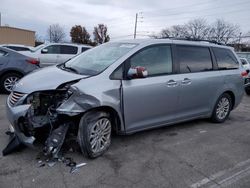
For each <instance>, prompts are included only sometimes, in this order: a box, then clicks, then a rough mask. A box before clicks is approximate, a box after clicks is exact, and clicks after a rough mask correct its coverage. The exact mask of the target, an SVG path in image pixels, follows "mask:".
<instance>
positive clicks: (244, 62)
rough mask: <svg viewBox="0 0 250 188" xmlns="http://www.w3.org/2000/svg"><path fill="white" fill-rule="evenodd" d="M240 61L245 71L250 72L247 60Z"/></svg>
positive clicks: (241, 59)
mask: <svg viewBox="0 0 250 188" xmlns="http://www.w3.org/2000/svg"><path fill="white" fill-rule="evenodd" d="M240 61H241V67H242V69H243V70H250V64H249V62H248V60H247V59H246V58H240Z"/></svg>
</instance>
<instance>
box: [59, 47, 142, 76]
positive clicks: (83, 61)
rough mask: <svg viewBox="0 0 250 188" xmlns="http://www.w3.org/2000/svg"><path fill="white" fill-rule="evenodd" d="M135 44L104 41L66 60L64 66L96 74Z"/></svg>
mask: <svg viewBox="0 0 250 188" xmlns="http://www.w3.org/2000/svg"><path fill="white" fill-rule="evenodd" d="M136 45H137V44H132V43H106V44H103V45H101V46H98V47H95V48H92V49H90V50H88V51H86V52H84V53H82V54H81V55H79V56H77V57H75V58H73V59H72V60H69V61H67V62H66V63H65V64H64V68H70V69H71V70H76V71H77V72H78V73H79V74H85V75H96V74H98V73H100V72H102V71H103V70H105V69H106V68H107V67H109V66H110V65H111V64H113V63H114V62H115V61H116V60H118V59H119V58H120V57H122V56H123V55H125V54H126V53H128V52H129V51H130V50H131V49H133V48H134V47H135V46H136Z"/></svg>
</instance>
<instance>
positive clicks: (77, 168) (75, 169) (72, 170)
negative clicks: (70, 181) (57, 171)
mask: <svg viewBox="0 0 250 188" xmlns="http://www.w3.org/2000/svg"><path fill="white" fill-rule="evenodd" d="M86 164H87V163H79V164H77V165H75V166H74V167H72V168H71V170H70V173H71V174H72V173H75V172H76V171H78V170H79V168H81V167H83V166H85V165H86Z"/></svg>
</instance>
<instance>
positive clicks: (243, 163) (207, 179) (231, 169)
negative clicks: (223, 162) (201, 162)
mask: <svg viewBox="0 0 250 188" xmlns="http://www.w3.org/2000/svg"><path fill="white" fill-rule="evenodd" d="M247 163H250V159H248V160H246V161H242V162H239V163H237V164H236V165H235V166H234V167H232V168H229V169H226V170H222V171H219V172H217V173H215V174H213V175H211V176H209V177H208V178H204V179H202V180H200V181H198V182H196V183H194V184H192V185H190V187H191V188H198V187H201V186H203V185H206V184H208V183H210V182H211V181H214V180H215V179H217V178H219V177H222V176H223V175H225V174H226V173H228V172H230V171H233V170H235V169H237V168H240V167H243V166H246V164H247ZM249 165H250V164H249ZM248 170H250V166H249V167H248V168H246V169H245V170H241V171H238V172H236V173H235V174H233V175H231V176H230V177H228V178H229V179H230V178H233V177H234V176H237V175H238V173H240V174H241V173H243V172H245V171H248ZM228 178H226V179H228ZM226 179H224V180H225V181H227V180H226ZM224 180H221V181H223V182H224ZM223 182H221V183H223ZM215 187H216V186H215Z"/></svg>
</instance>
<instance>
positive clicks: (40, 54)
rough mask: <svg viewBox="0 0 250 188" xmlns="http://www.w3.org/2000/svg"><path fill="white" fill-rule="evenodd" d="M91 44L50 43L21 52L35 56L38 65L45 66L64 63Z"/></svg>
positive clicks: (88, 47)
mask: <svg viewBox="0 0 250 188" xmlns="http://www.w3.org/2000/svg"><path fill="white" fill-rule="evenodd" d="M90 48H91V46H87V45H79V44H68V43H50V44H46V45H44V46H42V47H41V48H39V47H38V48H37V49H36V50H34V51H31V52H23V53H22V54H24V55H27V56H30V57H33V58H37V59H39V61H40V66H41V67H45V66H49V65H55V64H60V63H64V62H65V61H67V60H69V59H71V58H72V57H74V56H76V55H78V54H80V53H82V52H84V51H86V50H88V49H90Z"/></svg>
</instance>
